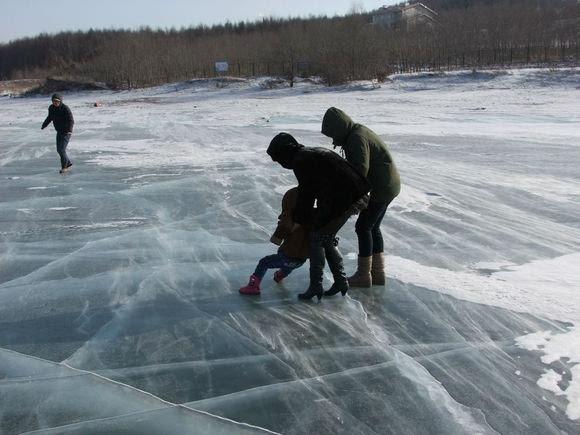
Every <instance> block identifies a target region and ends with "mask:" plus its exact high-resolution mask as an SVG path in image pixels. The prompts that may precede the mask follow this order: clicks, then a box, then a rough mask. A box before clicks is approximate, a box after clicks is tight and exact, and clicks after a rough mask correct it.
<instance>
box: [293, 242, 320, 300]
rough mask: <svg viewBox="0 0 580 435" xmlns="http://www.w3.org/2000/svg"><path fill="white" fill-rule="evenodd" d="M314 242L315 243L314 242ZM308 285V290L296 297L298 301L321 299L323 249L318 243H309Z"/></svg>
mask: <svg viewBox="0 0 580 435" xmlns="http://www.w3.org/2000/svg"><path fill="white" fill-rule="evenodd" d="M314 242H316V241H314ZM309 249H310V285H309V286H308V290H306V291H305V292H304V293H300V294H299V295H298V299H311V298H312V297H313V296H316V297H318V300H320V298H322V294H323V293H324V289H323V288H322V272H323V270H324V248H323V247H322V246H321V245H320V244H319V243H312V240H311V243H310V246H309Z"/></svg>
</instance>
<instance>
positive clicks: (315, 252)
mask: <svg viewBox="0 0 580 435" xmlns="http://www.w3.org/2000/svg"><path fill="white" fill-rule="evenodd" d="M267 153H268V155H269V156H270V157H271V158H272V160H273V161H275V162H278V163H279V164H280V165H281V166H282V167H284V168H286V169H291V170H293V171H294V175H295V176H296V179H297V180H298V198H297V201H296V207H295V209H294V213H293V215H292V218H293V220H294V222H295V225H303V224H306V223H310V228H311V229H310V233H309V251H310V285H309V287H308V290H307V291H306V292H304V293H301V294H299V295H298V297H299V298H300V299H311V298H312V297H313V296H317V297H318V299H320V298H321V297H322V295H323V293H324V294H327V295H332V294H336V293H338V292H339V291H340V292H341V293H342V295H343V296H344V295H345V294H346V292H347V291H348V281H347V279H346V274H345V272H344V264H343V261H342V256H341V255H340V251H339V250H338V248H337V245H338V241H337V239H336V233H338V231H339V230H340V228H342V226H343V225H344V224H345V223H346V221H347V220H348V218H349V217H350V216H352V215H354V214H358V213H359V212H360V211H361V210H364V209H365V208H366V206H367V204H368V199H369V197H368V192H369V191H370V184H369V182H368V181H367V180H366V178H365V177H363V176H362V175H361V174H360V173H359V172H358V170H357V169H356V168H355V167H354V166H353V165H352V164H350V163H349V162H348V161H346V160H345V159H343V158H342V157H341V156H339V155H338V154H337V153H335V152H334V151H330V150H328V149H325V148H317V147H305V146H304V145H301V144H299V143H298V142H297V141H296V139H294V137H292V136H291V135H289V134H288V133H280V134H278V135H276V136H275V137H274V138H273V139H272V141H271V142H270V145H269V147H268V150H267ZM315 202H316V208H314V204H315ZM325 258H326V260H327V261H328V266H329V267H330V270H331V272H332V275H333V278H334V283H333V284H332V287H331V288H330V289H329V290H328V291H327V292H324V290H323V288H322V273H323V270H324V263H325Z"/></svg>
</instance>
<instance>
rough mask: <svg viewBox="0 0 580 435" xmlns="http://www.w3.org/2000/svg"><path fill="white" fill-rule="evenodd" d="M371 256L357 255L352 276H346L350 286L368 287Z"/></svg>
mask: <svg viewBox="0 0 580 435" xmlns="http://www.w3.org/2000/svg"><path fill="white" fill-rule="evenodd" d="M372 261H373V257H360V256H359V257H358V268H357V271H356V272H355V274H354V275H353V276H349V277H348V284H349V285H350V286H351V287H370V286H371V284H372V282H371V264H372Z"/></svg>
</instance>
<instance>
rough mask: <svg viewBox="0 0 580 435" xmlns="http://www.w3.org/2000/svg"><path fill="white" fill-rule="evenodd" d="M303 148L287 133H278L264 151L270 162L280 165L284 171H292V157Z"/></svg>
mask: <svg viewBox="0 0 580 435" xmlns="http://www.w3.org/2000/svg"><path fill="white" fill-rule="evenodd" d="M302 148H304V145H300V144H299V143H298V142H297V141H296V139H294V137H292V136H291V135H289V134H288V133H279V134H277V135H276V136H274V139H272V141H271V142H270V146H268V150H267V151H266V152H267V153H268V155H269V156H270V157H272V160H274V161H275V162H278V163H280V165H282V166H283V167H284V168H286V169H294V157H296V154H297V153H298V151H300V150H301V149H302Z"/></svg>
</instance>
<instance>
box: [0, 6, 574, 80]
mask: <svg viewBox="0 0 580 435" xmlns="http://www.w3.org/2000/svg"><path fill="white" fill-rule="evenodd" d="M422 3H423V4H425V5H426V6H428V7H430V8H431V9H433V10H435V11H436V12H437V14H438V15H437V16H436V20H435V22H433V23H432V24H430V25H426V24H423V25H417V26H413V27H410V28H406V27H405V26H400V27H398V28H395V29H393V28H386V27H382V26H379V25H372V14H371V13H369V12H364V11H356V10H355V9H354V8H353V10H352V12H350V13H349V14H348V15H346V16H341V17H331V18H329V17H324V16H321V17H310V18H285V19H283V18H273V17H271V18H264V19H263V20H261V21H256V22H239V23H230V22H226V23H225V24H220V25H214V26H212V27H208V26H204V25H199V26H197V27H189V28H182V29H180V30H176V29H165V30H161V29H157V30H152V29H151V28H149V27H143V28H140V29H139V30H123V29H118V30H93V29H91V30H89V31H77V32H61V33H58V34H56V35H47V34H41V35H38V36H36V37H32V38H23V39H19V40H16V41H12V42H10V43H8V44H0V80H16V79H31V78H34V79H39V78H47V77H58V78H61V79H69V80H77V81H84V82H98V83H104V84H106V86H107V87H109V88H111V89H121V88H123V89H126V88H141V87H149V86H156V85H160V84H164V83H175V82H181V81H187V80H192V79H197V78H211V77H216V76H218V75H220V73H219V72H216V70H215V64H216V62H227V63H228V65H229V70H228V72H227V75H228V76H239V77H251V76H274V77H282V78H287V79H290V80H291V82H292V81H293V80H294V78H295V77H298V76H303V77H310V76H319V77H321V78H323V79H324V81H325V82H326V83H327V84H328V85H336V84H341V83H345V82H348V81H352V80H372V79H376V80H379V81H382V80H384V79H385V78H386V77H387V76H388V75H390V74H392V73H396V72H412V71H425V70H431V71H435V70H451V69H458V68H481V67H488V66H502V65H503V66H505V65H513V64H532V63H534V64H537V63H542V64H553V63H559V64H561V63H565V64H577V62H578V39H579V28H580V4H579V3H578V2H577V1H576V0H478V1H475V0H431V1H429V0H424V1H423V2H422Z"/></svg>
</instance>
